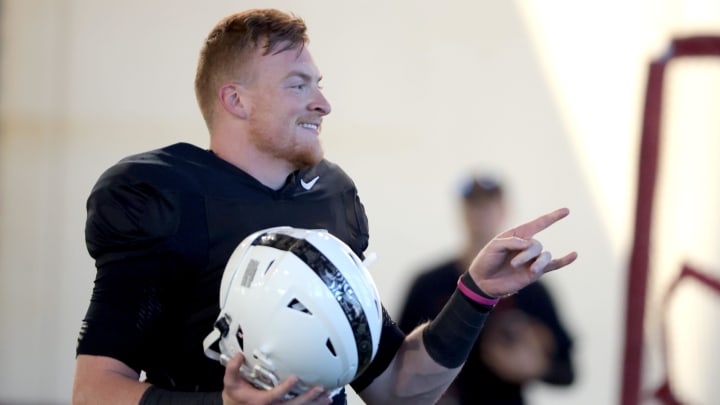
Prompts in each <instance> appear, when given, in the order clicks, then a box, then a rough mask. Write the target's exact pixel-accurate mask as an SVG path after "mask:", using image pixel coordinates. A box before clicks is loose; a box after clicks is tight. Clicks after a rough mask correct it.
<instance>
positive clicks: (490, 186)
mask: <svg viewBox="0 0 720 405" xmlns="http://www.w3.org/2000/svg"><path fill="white" fill-rule="evenodd" d="M460 193H461V196H462V198H463V199H464V200H475V199H478V198H489V197H493V198H497V197H501V196H502V185H501V184H500V182H499V181H498V179H496V178H494V177H491V176H473V177H470V178H469V179H467V180H466V181H465V182H464V183H463V184H462V188H461V190H460Z"/></svg>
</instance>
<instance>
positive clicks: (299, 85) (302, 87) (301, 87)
mask: <svg viewBox="0 0 720 405" xmlns="http://www.w3.org/2000/svg"><path fill="white" fill-rule="evenodd" d="M290 87H292V88H293V89H298V90H302V89H304V88H305V84H304V83H303V84H296V85H294V86H290Z"/></svg>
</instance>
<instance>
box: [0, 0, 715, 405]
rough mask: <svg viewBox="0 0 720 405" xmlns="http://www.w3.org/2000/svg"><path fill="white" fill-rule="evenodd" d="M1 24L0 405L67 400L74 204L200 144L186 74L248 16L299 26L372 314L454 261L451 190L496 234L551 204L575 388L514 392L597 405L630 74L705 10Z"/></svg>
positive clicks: (585, 5)
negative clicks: (473, 198) (488, 173)
mask: <svg viewBox="0 0 720 405" xmlns="http://www.w3.org/2000/svg"><path fill="white" fill-rule="evenodd" d="M1 7H2V8H1V9H0V13H1V24H2V42H1V43H0V46H1V51H2V53H1V57H2V60H1V65H0V80H1V82H0V85H1V88H0V89H1V93H0V106H1V113H2V122H1V124H2V127H1V128H0V129H1V132H0V403H12V404H21V403H28V404H35V403H38V404H41V403H46V404H56V403H57V404H60V403H67V402H69V398H70V391H71V385H72V375H73V367H74V348H75V340H76V337H77V332H78V328H79V326H80V321H81V319H82V317H83V315H84V312H85V310H86V307H87V303H88V299H89V296H90V291H91V288H92V282H93V278H94V266H93V262H92V261H91V259H90V258H89V256H88V254H87V252H86V250H85V245H84V237H83V226H84V219H85V211H84V203H85V199H86V198H87V195H88V193H89V191H90V189H91V187H92V185H93V183H94V182H95V180H96V179H97V177H98V176H99V175H100V173H101V172H102V171H103V170H104V169H105V168H107V167H108V166H110V165H111V164H113V163H114V162H116V161H117V160H119V159H120V158H122V157H124V156H126V155H128V154H130V153H135V152H138V151H142V150H146V149H151V148H156V147H160V146H163V145H165V144H169V143H174V142H179V141H184V142H191V143H194V144H197V145H199V146H202V147H206V146H207V143H208V142H207V133H206V129H205V127H204V123H203V121H202V118H201V116H200V114H199V113H198V111H197V108H196V104H195V98H194V93H193V78H194V69H195V64H196V57H197V54H198V51H199V49H200V46H201V43H202V41H203V38H204V37H205V35H206V34H207V32H208V31H209V30H210V28H211V27H212V26H213V25H214V24H215V23H216V22H217V20H219V19H220V18H221V17H223V16H225V15H226V14H229V13H232V12H236V11H239V10H242V9H245V8H251V7H275V8H280V9H282V10H286V11H292V12H294V13H296V14H298V15H300V16H301V17H303V18H304V19H305V20H306V22H307V23H308V26H309V33H310V37H311V43H310V50H311V52H312V53H313V55H314V58H315V61H316V63H317V64H318V66H319V67H320V69H321V71H322V73H323V75H324V80H323V82H324V86H325V92H326V95H327V97H328V98H329V100H330V101H331V103H332V104H333V113H332V114H331V115H330V116H329V117H328V118H327V119H326V120H325V123H324V130H323V134H322V139H323V142H324V146H325V150H326V156H327V157H328V159H330V160H332V161H335V162H337V163H339V164H341V165H342V166H343V167H344V169H345V170H346V171H347V172H348V173H349V174H350V175H351V176H352V177H353V178H354V179H355V182H356V183H357V186H358V188H359V190H360V195H361V198H362V199H363V201H364V203H365V206H366V209H367V212H368V215H369V217H370V229H371V246H370V249H369V250H370V251H373V252H376V253H377V254H378V260H377V261H376V262H375V264H374V265H373V267H372V269H371V270H372V272H373V274H374V276H375V278H376V281H377V284H378V286H379V289H380V291H381V294H382V296H383V299H384V302H385V305H386V307H387V308H388V310H389V311H390V312H391V313H392V314H394V315H397V314H398V312H399V311H400V309H401V308H400V305H401V304H402V301H403V299H404V295H405V291H406V288H407V287H408V285H407V284H408V283H409V282H410V279H411V278H412V276H413V275H414V274H415V272H416V271H417V270H419V268H421V267H424V266H426V265H428V264H430V263H431V262H434V261H436V260H438V258H440V257H442V256H443V255H447V254H451V253H452V252H454V250H455V249H456V248H457V244H458V242H459V241H460V237H459V235H458V233H457V231H458V229H459V221H458V218H457V217H456V214H455V208H456V206H455V203H456V200H455V194H454V193H455V192H456V190H455V187H456V185H457V182H458V179H459V178H460V177H461V176H462V174H464V173H465V172H466V171H468V170H483V169H489V170H492V171H493V172H495V173H499V174H500V175H501V176H502V177H503V178H504V179H505V181H506V182H507V183H508V185H509V188H510V199H511V218H510V221H509V224H508V225H511V224H516V223H519V222H521V221H523V222H524V221H526V220H529V219H532V218H534V217H536V216H538V215H540V214H542V213H545V212H547V211H550V210H552V209H555V208H557V207H561V206H567V207H569V208H570V209H571V216H570V217H569V218H567V219H566V220H564V221H563V222H562V223H560V224H558V225H557V226H556V227H554V228H553V229H552V230H548V231H547V232H545V233H543V234H542V235H541V237H542V239H543V241H544V242H545V245H546V247H547V248H548V249H550V250H551V251H553V252H554V253H556V254H558V255H559V254H564V253H565V252H567V251H570V250H577V251H578V252H579V253H580V258H579V259H578V261H577V262H576V264H574V265H573V266H572V267H571V268H569V269H567V270H564V271H562V273H556V274H552V275H549V276H548V277H547V278H546V280H547V281H548V283H549V285H550V286H551V288H552V289H553V292H554V293H555V295H556V297H557V298H556V300H557V304H558V305H559V306H560V308H561V312H562V314H563V318H564V319H565V321H566V323H567V324H568V326H569V327H570V328H571V329H572V331H573V334H574V337H575V339H576V342H577V346H576V349H575V352H576V362H577V366H578V374H579V376H578V381H577V383H576V384H575V385H574V386H573V387H572V388H570V389H563V390H554V389H552V388H549V387H545V386H538V387H533V390H532V397H531V398H532V401H533V402H532V403H534V404H561V403H563V404H611V403H616V402H617V398H618V395H619V387H620V379H619V378H620V375H621V373H620V370H621V368H622V337H623V336H622V327H623V324H622V322H623V315H624V312H623V311H624V300H625V280H626V267H627V259H628V254H629V252H628V249H629V243H630V239H631V236H632V220H633V214H634V213H633V209H634V197H635V178H636V160H637V153H638V151H637V144H638V138H639V133H640V116H641V112H642V102H643V95H644V94H643V92H644V85H645V78H646V71H647V63H648V61H649V60H650V59H651V58H653V57H656V56H658V55H660V54H661V53H662V52H663V51H664V49H665V47H666V45H667V43H668V41H669V40H670V39H671V38H672V37H673V36H674V35H682V34H694V33H708V32H714V33H717V32H718V30H719V29H720V3H718V2H717V1H714V0H685V1H682V0H664V1H650V0H636V1H621V0H607V1H602V2H600V1H596V2H574V1H570V0H554V1H540V0H516V1H479V2H467V1H461V0H448V1H443V2H438V1H426V0H421V1H417V0H413V1H410V0H403V1H394V2H384V1H378V0H372V1H365V2H342V1H305V2H298V1H290V0H283V1H260V0H255V1H229V0H223V1H219V0H211V1H204V2H198V1H191V0H174V1H169V0H161V1H141V0H126V1H108V0H3V1H2V3H1ZM353 401H357V399H355V398H353Z"/></svg>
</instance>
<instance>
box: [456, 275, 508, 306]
mask: <svg viewBox="0 0 720 405" xmlns="http://www.w3.org/2000/svg"><path fill="white" fill-rule="evenodd" d="M457 286H458V290H460V292H461V293H463V295H465V296H466V297H468V298H470V299H471V300H473V301H475V302H477V303H478V304H480V305H487V306H489V307H494V306H495V305H496V304H497V303H498V302H499V301H500V298H487V297H483V296H482V295H480V294H478V293H476V292H475V291H473V290H471V289H470V288H469V287H468V286H466V285H465V284H463V283H462V277H461V278H459V279H458V282H457Z"/></svg>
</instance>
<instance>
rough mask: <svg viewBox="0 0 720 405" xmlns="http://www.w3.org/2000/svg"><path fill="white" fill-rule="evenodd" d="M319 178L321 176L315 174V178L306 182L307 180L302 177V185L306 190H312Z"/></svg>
mask: <svg viewBox="0 0 720 405" xmlns="http://www.w3.org/2000/svg"><path fill="white" fill-rule="evenodd" d="M319 179H320V176H315V178H314V179H312V180H310V181H308V182H307V183H306V182H305V180H303V179H300V185H301V186H302V187H303V188H304V189H305V190H310V189H311V188H313V186H314V185H315V183H317V181H318V180H319Z"/></svg>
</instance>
